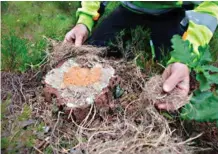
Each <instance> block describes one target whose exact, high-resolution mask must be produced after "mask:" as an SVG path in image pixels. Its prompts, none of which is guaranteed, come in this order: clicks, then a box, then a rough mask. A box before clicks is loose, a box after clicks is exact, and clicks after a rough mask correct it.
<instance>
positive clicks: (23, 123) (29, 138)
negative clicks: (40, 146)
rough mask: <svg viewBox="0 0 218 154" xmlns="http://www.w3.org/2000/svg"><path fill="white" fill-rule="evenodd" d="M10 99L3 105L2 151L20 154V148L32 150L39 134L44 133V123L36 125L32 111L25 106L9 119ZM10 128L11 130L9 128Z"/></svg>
mask: <svg viewBox="0 0 218 154" xmlns="http://www.w3.org/2000/svg"><path fill="white" fill-rule="evenodd" d="M10 102H11V100H10V98H8V99H7V100H6V101H4V102H3V103H2V104H1V109H2V110H1V111H2V112H1V115H2V116H1V122H2V123H1V131H2V133H3V134H2V137H1V149H2V150H3V151H2V152H4V151H7V153H11V154H15V153H18V152H19V150H20V147H26V148H32V147H33V146H34V144H35V141H36V138H37V134H39V133H43V129H42V127H43V126H44V124H43V123H40V124H37V125H36V124H35V123H36V121H34V120H31V116H32V109H31V108H30V106H29V105H26V104H25V105H24V106H23V107H22V111H21V112H20V113H17V114H16V115H13V117H11V118H10V119H8V116H7V115H9V114H10V113H9V107H10ZM9 126H10V129H9V128H8V127H9Z"/></svg>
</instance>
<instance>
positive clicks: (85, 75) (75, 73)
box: [64, 66, 101, 86]
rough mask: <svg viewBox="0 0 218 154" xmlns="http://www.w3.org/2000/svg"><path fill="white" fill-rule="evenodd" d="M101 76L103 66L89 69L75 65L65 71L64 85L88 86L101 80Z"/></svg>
mask: <svg viewBox="0 0 218 154" xmlns="http://www.w3.org/2000/svg"><path fill="white" fill-rule="evenodd" d="M100 77H101V68H99V67H94V68H92V69H88V68H81V67H78V66H74V67H71V68H70V69H69V70H68V72H66V73H64V85H65V86H70V85H74V86H88V85H91V84H94V83H95V82H98V81H100Z"/></svg>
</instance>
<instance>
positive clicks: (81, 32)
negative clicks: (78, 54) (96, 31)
mask: <svg viewBox="0 0 218 154" xmlns="http://www.w3.org/2000/svg"><path fill="white" fill-rule="evenodd" d="M88 35H89V31H88V29H87V27H86V26H85V25H83V24H77V25H76V26H75V27H74V28H73V29H72V30H71V31H69V32H68V33H67V34H66V35H65V39H64V42H69V43H74V44H75V46H77V47H78V46H81V45H82V44H83V43H84V42H85V40H86V39H87V38H88Z"/></svg>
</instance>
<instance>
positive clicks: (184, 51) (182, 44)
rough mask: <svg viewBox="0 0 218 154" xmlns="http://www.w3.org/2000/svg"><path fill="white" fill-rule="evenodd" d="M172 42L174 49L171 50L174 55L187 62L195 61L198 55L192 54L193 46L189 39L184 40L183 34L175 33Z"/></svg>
mask: <svg viewBox="0 0 218 154" xmlns="http://www.w3.org/2000/svg"><path fill="white" fill-rule="evenodd" d="M171 42H172V44H173V45H172V48H173V51H172V52H171V56H172V57H174V58H175V59H178V60H179V61H180V62H182V63H185V64H189V63H192V62H193V60H194V59H195V57H196V55H194V54H192V50H193V47H192V45H190V43H189V41H184V40H182V38H181V36H179V35H174V36H173V38H172V39H171Z"/></svg>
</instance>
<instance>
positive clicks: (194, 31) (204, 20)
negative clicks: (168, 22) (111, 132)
mask: <svg viewBox="0 0 218 154" xmlns="http://www.w3.org/2000/svg"><path fill="white" fill-rule="evenodd" d="M186 17H187V18H188V21H189V25H188V29H187V31H186V32H185V33H184V35H183V40H188V41H189V42H190V43H191V44H192V45H193V49H194V51H193V52H194V53H193V54H199V52H198V47H199V46H204V45H206V44H208V43H209V42H210V40H211V38H212V36H213V33H214V32H215V30H216V27H217V21H218V2H213V1H205V2H201V3H200V4H199V5H197V7H196V8H195V9H194V10H191V11H186ZM172 62H179V59H175V58H174V57H171V59H170V61H169V63H172Z"/></svg>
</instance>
